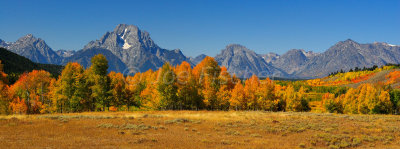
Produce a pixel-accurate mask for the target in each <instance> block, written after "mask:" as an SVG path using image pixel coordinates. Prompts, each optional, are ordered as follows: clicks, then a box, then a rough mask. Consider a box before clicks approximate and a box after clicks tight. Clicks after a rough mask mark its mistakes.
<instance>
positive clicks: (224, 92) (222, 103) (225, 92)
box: [217, 66, 235, 110]
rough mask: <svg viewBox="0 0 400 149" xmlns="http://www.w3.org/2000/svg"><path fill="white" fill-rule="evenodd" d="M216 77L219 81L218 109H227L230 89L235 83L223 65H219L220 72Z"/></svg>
mask: <svg viewBox="0 0 400 149" xmlns="http://www.w3.org/2000/svg"><path fill="white" fill-rule="evenodd" d="M218 79H219V82H220V88H219V90H218V92H217V106H218V109H221V110H228V109H229V105H230V104H229V99H230V98H231V91H232V89H233V88H234V87H235V84H234V82H233V80H232V77H231V75H230V74H229V72H228V70H227V69H226V67H224V66H223V67H221V73H220V74H219V78H218Z"/></svg>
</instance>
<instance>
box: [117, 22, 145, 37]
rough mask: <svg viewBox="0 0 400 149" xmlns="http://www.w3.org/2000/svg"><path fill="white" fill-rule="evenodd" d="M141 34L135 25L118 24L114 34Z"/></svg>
mask: <svg viewBox="0 0 400 149" xmlns="http://www.w3.org/2000/svg"><path fill="white" fill-rule="evenodd" d="M128 31H129V32H139V31H140V30H139V28H138V27H137V26H135V25H129V24H118V25H117V27H115V29H114V32H115V33H116V34H118V35H122V34H125V33H127V32H128Z"/></svg>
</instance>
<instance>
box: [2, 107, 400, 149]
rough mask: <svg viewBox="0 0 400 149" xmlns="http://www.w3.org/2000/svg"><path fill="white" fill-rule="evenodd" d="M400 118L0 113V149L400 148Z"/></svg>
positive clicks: (223, 113)
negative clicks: (3, 114)
mask: <svg viewBox="0 0 400 149" xmlns="http://www.w3.org/2000/svg"><path fill="white" fill-rule="evenodd" d="M399 130H400V116H396V115H342V114H339V115H336V114H320V113H311V112H307V113H292V112H258V111H239V112H236V111H145V112H94V113H79V114H51V115H14V116H0V148H400V131H399Z"/></svg>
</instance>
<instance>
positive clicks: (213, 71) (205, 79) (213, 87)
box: [193, 56, 221, 109]
mask: <svg viewBox="0 0 400 149" xmlns="http://www.w3.org/2000/svg"><path fill="white" fill-rule="evenodd" d="M220 72H221V68H220V67H219V65H218V62H217V61H215V59H214V58H212V57H208V56H207V57H206V58H204V59H203V60H202V61H201V62H200V63H199V64H198V65H196V67H194V68H193V74H194V76H195V77H196V79H197V80H198V82H199V84H200V86H199V87H200V90H202V92H201V94H202V96H203V98H204V100H203V102H204V104H205V106H206V107H207V108H208V109H215V108H217V107H218V102H217V101H218V100H217V98H218V97H217V92H218V90H219V87H220V83H219V78H218V77H219V74H220Z"/></svg>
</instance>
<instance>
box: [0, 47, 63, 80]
mask: <svg viewBox="0 0 400 149" xmlns="http://www.w3.org/2000/svg"><path fill="white" fill-rule="evenodd" d="M0 60H1V63H2V64H3V65H4V68H3V71H4V72H5V73H7V74H8V77H9V81H10V82H11V83H13V82H15V80H16V79H18V78H16V77H19V75H20V74H22V73H24V72H31V71H32V70H46V71H48V72H50V74H52V75H53V76H54V77H56V76H58V75H60V74H61V70H62V69H63V66H60V65H53V64H39V63H35V62H32V61H31V60H29V59H28V58H25V57H23V56H20V55H18V54H15V53H13V52H11V51H8V50H7V49H5V48H1V47H0Z"/></svg>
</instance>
